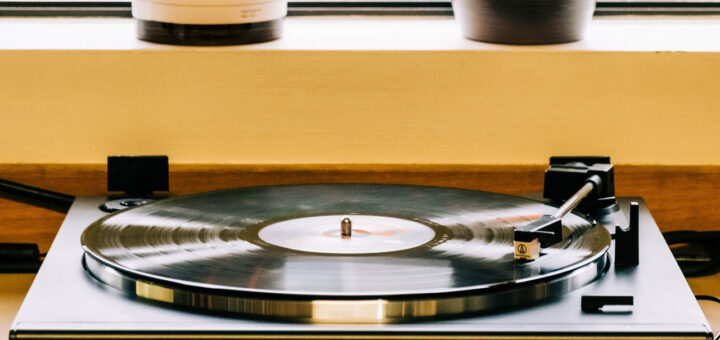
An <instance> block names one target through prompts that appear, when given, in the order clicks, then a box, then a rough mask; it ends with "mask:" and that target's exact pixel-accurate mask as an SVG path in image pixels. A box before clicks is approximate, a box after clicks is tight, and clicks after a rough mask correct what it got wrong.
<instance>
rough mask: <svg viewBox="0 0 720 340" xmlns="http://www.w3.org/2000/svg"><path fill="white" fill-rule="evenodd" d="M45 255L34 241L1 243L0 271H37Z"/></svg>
mask: <svg viewBox="0 0 720 340" xmlns="http://www.w3.org/2000/svg"><path fill="white" fill-rule="evenodd" d="M42 257H43V255H42V254H41V253H40V251H39V250H38V246H37V244H34V243H0V273H37V271H38V269H40V265H42Z"/></svg>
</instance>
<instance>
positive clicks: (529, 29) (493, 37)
mask: <svg viewBox="0 0 720 340" xmlns="http://www.w3.org/2000/svg"><path fill="white" fill-rule="evenodd" d="M452 7H453V12H454V13H455V18H456V19H457V21H458V22H459V23H460V29H461V30H462V32H463V35H464V36H465V37H466V38H468V39H472V40H479V41H484V42H492V43H502V44H556V43H564V42H571V41H577V40H580V39H582V37H583V34H584V33H585V28H586V27H587V24H588V23H589V22H590V20H591V19H592V15H593V12H594V10H595V0H452Z"/></svg>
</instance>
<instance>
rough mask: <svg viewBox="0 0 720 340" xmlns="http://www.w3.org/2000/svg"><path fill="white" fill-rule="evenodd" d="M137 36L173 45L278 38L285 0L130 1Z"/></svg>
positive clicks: (241, 41)
mask: <svg viewBox="0 0 720 340" xmlns="http://www.w3.org/2000/svg"><path fill="white" fill-rule="evenodd" d="M132 13H133V17H135V18H136V19H137V25H138V27H137V32H138V38H139V39H141V40H145V41H150V42H157V43H163V44H173V45H236V44H251V43H259V42H265V41H270V40H275V39H278V38H280V35H281V34H282V24H283V19H284V17H285V15H286V14H287V1H286V0H165V1H163V2H155V1H149V0H133V2H132Z"/></svg>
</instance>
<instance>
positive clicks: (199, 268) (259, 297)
mask: <svg viewBox="0 0 720 340" xmlns="http://www.w3.org/2000/svg"><path fill="white" fill-rule="evenodd" d="M553 209H555V208H554V207H551V206H548V205H544V204H542V203H539V202H536V201H532V200H528V199H524V198H520V197H513V196H506V195H500V194H494V193H486V192H480V191H471V190H460V189H450V188H439V187H424V186H404V185H372V184H331V185H290V186H273V187H254V188H246V189H234V190H225V191H218V192H211V193H205V194H197V195H192V196H186V197H180V198H175V199H168V200H164V201H158V202H155V203H151V204H148V205H145V206H140V207H136V208H132V209H128V210H125V211H121V212H118V213H115V214H111V215H108V216H107V217H105V218H103V219H100V220H98V221H97V222H95V223H93V224H92V225H91V226H89V227H88V228H87V229H86V230H85V232H84V233H83V237H82V243H83V248H84V250H85V253H86V255H85V262H86V268H87V270H88V271H89V272H90V273H91V274H92V275H93V276H94V277H95V278H96V279H98V280H99V281H101V282H103V283H105V284H107V285H109V286H111V287H114V288H117V289H120V290H122V291H124V292H125V293H126V294H128V295H131V296H134V297H138V298H141V299H147V300H153V301H159V302H163V303H169V304H173V305H177V306H181V307H189V308H191V309H194V310H198V311H212V312H221V313H237V314H240V315H250V316H257V317H263V318H268V317H269V318H279V319H288V318H289V319H292V320H296V321H301V322H358V323H375V322H398V321H411V320H415V319H419V318H427V317H437V316H454V315H461V314H464V313H472V312H480V311H488V310H493V309H497V308H500V307H502V308H506V307H508V306H515V307H518V306H523V305H526V304H532V303H535V302H538V301H542V300H545V299H549V298H552V297H555V296H559V295H562V294H565V293H567V292H569V291H572V290H574V289H577V288H579V287H582V286H583V285H585V284H587V283H589V282H592V281H594V280H595V279H597V278H598V277H599V276H601V275H602V274H603V273H604V271H605V270H606V269H607V266H608V265H609V263H608V260H607V250H608V248H609V245H610V235H609V233H608V232H607V230H606V229H605V228H603V227H597V226H595V225H594V224H593V223H591V222H589V221H587V220H585V219H584V218H582V217H580V216H578V215H573V214H570V215H567V216H566V217H564V218H563V220H562V222H563V235H564V241H562V242H560V243H558V244H556V245H553V246H552V247H548V248H547V249H545V250H544V252H545V254H544V255H543V256H541V257H540V258H538V259H537V260H535V261H532V262H518V261H515V260H514V259H513V243H512V242H513V230H514V228H515V226H516V225H517V224H518V223H524V222H527V220H528V219H530V220H531V219H532V216H537V215H542V214H547V213H551V212H552V211H553ZM408 216H411V217H408ZM345 217H347V218H348V219H349V221H347V222H350V221H352V226H353V227H352V228H353V230H354V233H352V234H350V235H343V234H342V230H343V229H341V227H342V223H341V221H344V218H345Z"/></svg>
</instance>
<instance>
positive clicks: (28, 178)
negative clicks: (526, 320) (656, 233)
mask: <svg viewBox="0 0 720 340" xmlns="http://www.w3.org/2000/svg"><path fill="white" fill-rule="evenodd" d="M545 168H546V166H545V165H524V166H487V165H171V166H170V172H171V175H170V189H171V193H172V194H178V195H181V194H189V193H195V192H202V191H209V190H216V189H224V188H233V187H242V186H252V185H271V184H289V183H332V182H365V183H402V184H425V185H442V186H450V187H459V188H469V189H479V190H486V191H493V192H500V193H507V194H514V195H521V194H524V193H529V192H536V191H540V190H542V184H543V171H544V169H545ZM105 176H106V175H105V170H104V166H101V165H8V164H5V165H0V178H3V179H8V180H13V181H18V182H22V183H25V184H29V185H35V186H39V187H42V188H46V189H50V190H56V191H60V192H64V193H69V194H72V195H103V194H106V179H105ZM615 181H616V192H617V194H618V195H619V196H641V197H644V198H645V200H646V201H647V202H648V205H649V207H650V209H651V212H652V214H653V216H654V217H655V220H656V221H657V222H658V224H659V226H660V228H661V229H662V230H663V231H668V230H678V229H701V230H712V229H720V214H716V213H715V211H716V210H717V209H718V207H720V195H718V192H720V166H628V165H625V166H623V165H620V166H617V167H616V174H615ZM63 218H64V215H63V214H60V213H56V212H52V211H46V210H43V209H40V208H35V207H29V206H26V205H23V204H20V203H15V202H10V201H7V200H2V199H0V242H33V243H38V244H39V245H40V249H41V250H42V251H45V250H47V249H48V247H49V246H50V243H51V242H52V239H53V237H54V234H55V232H56V231H57V229H58V228H59V226H60V224H61V222H62V220H63Z"/></svg>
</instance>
